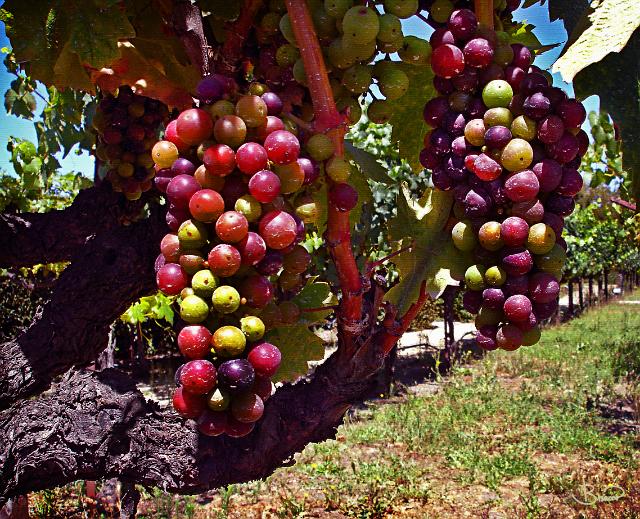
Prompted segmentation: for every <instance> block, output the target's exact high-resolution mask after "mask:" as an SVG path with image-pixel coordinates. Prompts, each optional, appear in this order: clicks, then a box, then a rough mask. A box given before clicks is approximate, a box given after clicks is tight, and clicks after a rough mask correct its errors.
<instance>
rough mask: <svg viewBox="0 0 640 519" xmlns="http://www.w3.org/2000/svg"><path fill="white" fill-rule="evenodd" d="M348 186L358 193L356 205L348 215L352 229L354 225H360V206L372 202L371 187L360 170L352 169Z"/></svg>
mask: <svg viewBox="0 0 640 519" xmlns="http://www.w3.org/2000/svg"><path fill="white" fill-rule="evenodd" d="M349 184H351V187H353V188H355V190H356V191H357V192H358V203H357V204H356V206H355V207H354V208H353V209H352V210H351V212H350V213H349V221H350V222H351V226H352V227H353V226H354V225H355V224H357V223H360V218H361V216H362V205H363V204H370V203H371V202H372V201H373V195H372V194H371V187H369V182H367V179H366V177H365V175H364V174H363V172H362V171H361V170H360V168H357V167H356V168H352V170H351V176H350V177H349Z"/></svg>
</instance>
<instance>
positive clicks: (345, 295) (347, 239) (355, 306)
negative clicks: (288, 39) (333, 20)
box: [285, 0, 362, 342]
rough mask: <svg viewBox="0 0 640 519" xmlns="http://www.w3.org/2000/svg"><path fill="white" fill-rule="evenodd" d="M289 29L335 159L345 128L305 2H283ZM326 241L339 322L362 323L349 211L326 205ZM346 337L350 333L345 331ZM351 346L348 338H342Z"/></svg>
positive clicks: (341, 149) (318, 126) (316, 126)
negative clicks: (338, 296)
mask: <svg viewBox="0 0 640 519" xmlns="http://www.w3.org/2000/svg"><path fill="white" fill-rule="evenodd" d="M285 2H286V6H287V12H288V14H289V18H290V19H291V26H292V28H293V33H294V35H295V38H296V41H297V43H298V47H299V49H300V55H301V57H302V61H303V63H304V69H305V73H306V75H307V81H308V88H309V94H310V96H311V100H312V102H313V111H314V115H315V123H314V129H315V131H316V132H320V133H326V134H327V135H328V136H329V137H330V138H331V140H332V141H333V144H334V148H335V155H336V156H342V155H344V135H345V126H344V121H343V118H342V116H341V115H340V112H338V109H337V108H336V103H335V101H334V99H333V92H332V91H331V85H330V84H329V76H328V75H327V69H326V67H325V63H324V57H323V54H322V49H321V48H320V43H319V42H318V37H317V35H316V31H315V28H314V25H313V20H312V18H311V14H310V12H309V9H308V7H307V4H306V2H305V1H304V0H285ZM327 212H328V215H327V220H328V221H327V232H326V241H327V244H328V246H329V250H330V253H331V256H332V259H333V262H334V263H335V266H336V270H337V272H338V277H339V279H340V289H341V291H342V301H341V304H340V312H341V314H342V316H341V317H342V318H343V319H344V320H346V321H349V322H354V323H355V322H358V321H360V320H361V319H362V281H361V279H360V272H359V270H358V267H357V265H356V261H355V257H354V255H353V251H352V249H351V225H350V222H349V212H348V211H338V209H337V208H336V207H334V206H333V205H332V204H329V207H328V211H327ZM344 330H345V332H346V334H347V335H352V334H349V332H348V331H347V330H346V328H345V329H344ZM345 339H348V341H347V342H352V341H351V337H345Z"/></svg>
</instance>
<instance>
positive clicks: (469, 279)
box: [464, 264, 485, 290]
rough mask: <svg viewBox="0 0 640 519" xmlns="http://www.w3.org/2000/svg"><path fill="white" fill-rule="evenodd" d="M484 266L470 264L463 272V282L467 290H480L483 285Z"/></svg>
mask: <svg viewBox="0 0 640 519" xmlns="http://www.w3.org/2000/svg"><path fill="white" fill-rule="evenodd" d="M484 273H485V268H484V266H482V265H480V264H477V265H471V266H470V267H469V268H468V269H467V271H466V272H465V273H464V282H465V284H466V285H467V288H468V289H469V290H482V289H484V288H485V285H484Z"/></svg>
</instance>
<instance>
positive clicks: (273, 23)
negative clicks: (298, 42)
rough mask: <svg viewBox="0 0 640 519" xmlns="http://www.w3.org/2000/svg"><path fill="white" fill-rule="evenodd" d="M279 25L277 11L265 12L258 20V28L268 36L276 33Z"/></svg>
mask: <svg viewBox="0 0 640 519" xmlns="http://www.w3.org/2000/svg"><path fill="white" fill-rule="evenodd" d="M279 25H280V16H279V15H278V13H267V14H265V15H264V16H263V17H262V20H260V29H262V30H263V31H264V32H265V33H266V34H268V35H270V36H273V35H275V34H277V33H278V28H279Z"/></svg>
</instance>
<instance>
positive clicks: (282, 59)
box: [276, 43, 300, 67]
mask: <svg viewBox="0 0 640 519" xmlns="http://www.w3.org/2000/svg"><path fill="white" fill-rule="evenodd" d="M299 58H300V51H299V50H298V49H296V48H295V47H294V46H293V45H291V44H290V43H285V44H284V45H280V47H278V50H277V51H276V63H277V64H278V66H280V67H290V66H291V65H293V64H294V63H295V62H296V61H298V59H299Z"/></svg>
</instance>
